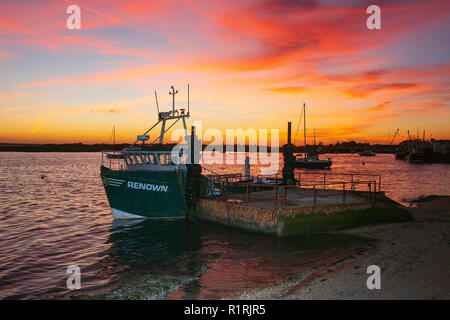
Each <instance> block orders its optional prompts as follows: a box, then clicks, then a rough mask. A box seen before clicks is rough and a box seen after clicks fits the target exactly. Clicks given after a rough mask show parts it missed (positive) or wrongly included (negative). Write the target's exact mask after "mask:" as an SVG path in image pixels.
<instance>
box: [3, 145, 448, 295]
mask: <svg viewBox="0 0 450 320" xmlns="http://www.w3.org/2000/svg"><path fill="white" fill-rule="evenodd" d="M323 157H324V158H325V157H328V155H325V156H323ZM329 157H331V158H332V160H333V161H334V164H333V169H332V170H331V171H329V172H347V173H351V172H353V173H358V172H359V173H374V174H381V175H382V177H383V189H384V190H385V191H386V193H387V195H388V196H390V197H392V198H394V199H395V200H398V201H402V202H405V201H407V200H408V199H412V198H416V197H418V196H421V195H431V194H450V190H449V187H448V186H449V185H450V174H449V170H448V168H449V166H448V165H440V164H433V165H413V164H408V163H405V162H402V161H396V160H394V158H393V156H392V155H377V156H376V157H371V158H362V157H360V156H359V155H329ZM362 162H364V163H365V164H364V165H363V163H362ZM99 164H100V155H99V154H96V153H0V298H2V299H5V298H22V299H26V298H40V297H43V296H53V295H59V294H63V293H65V292H67V289H66V288H65V286H66V279H67V276H68V275H67V274H66V268H67V267H68V266H69V265H78V266H79V267H80V268H81V272H82V280H81V281H82V287H83V288H86V287H89V286H97V285H101V284H105V283H108V282H110V281H114V280H116V279H118V278H119V279H120V277H121V276H122V275H123V274H130V273H134V272H136V273H153V274H158V272H161V270H164V273H165V274H178V273H180V272H185V273H189V272H190V273H191V274H192V275H194V276H196V277H197V278H198V279H197V280H195V281H193V282H191V283H189V284H188V285H186V286H184V287H182V288H180V289H179V290H177V291H175V292H172V293H171V294H170V295H169V296H168V298H171V299H180V298H194V299H197V298H220V297H225V296H229V295H232V294H233V293H234V292H235V291H237V290H242V289H245V288H254V287H258V286H261V285H265V284H269V283H273V282H274V281H279V280H282V279H285V278H286V277H288V276H289V275H291V274H294V273H298V272H301V271H307V270H310V269H311V268H314V267H317V266H323V265H327V264H329V263H332V262H333V261H334V260H339V259H342V258H345V257H347V256H350V255H352V254H354V253H355V252H357V251H360V250H364V249H365V248H367V244H365V243H364V242H363V241H361V240H360V239H356V238H351V237H348V236H339V235H319V236H303V237H292V238H288V239H278V238H276V237H271V236H263V235H257V234H252V233H246V232H242V231H236V230H233V229H229V228H224V227H220V226H215V225H210V224H200V223H185V222H184V221H175V222H173V221H172V222H161V221H142V222H137V223H136V222H134V223H125V222H118V221H116V222H114V221H113V219H112V217H111V215H110V212H109V207H108V204H107V200H106V196H105V194H104V191H103V187H102V184H101V181H100V178H99ZM208 168H210V169H212V170H214V171H215V172H218V173H225V172H236V171H240V172H242V171H243V166H219V165H211V166H208ZM257 169H258V168H257V167H256V166H254V167H252V174H257V173H258V172H257ZM199 262H200V263H202V264H203V265H205V266H207V268H208V272H206V273H204V274H198V272H197V271H195V270H193V269H190V268H186V267H185V266H186V265H190V264H195V263H199Z"/></svg>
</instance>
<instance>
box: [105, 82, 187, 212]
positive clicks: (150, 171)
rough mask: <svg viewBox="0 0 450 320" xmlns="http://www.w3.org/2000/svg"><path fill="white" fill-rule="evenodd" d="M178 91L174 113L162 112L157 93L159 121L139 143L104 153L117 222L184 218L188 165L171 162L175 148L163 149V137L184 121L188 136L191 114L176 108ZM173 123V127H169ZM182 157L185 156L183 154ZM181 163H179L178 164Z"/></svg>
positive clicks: (139, 138)
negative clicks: (152, 133)
mask: <svg viewBox="0 0 450 320" xmlns="http://www.w3.org/2000/svg"><path fill="white" fill-rule="evenodd" d="M177 93H178V91H177V90H175V89H174V88H173V86H172V87H171V92H170V93H169V94H170V95H172V98H173V100H172V101H173V102H172V110H171V111H168V112H160V111H159V105H158V97H157V95H156V91H155V99H156V106H157V108H158V120H157V122H156V123H155V124H154V125H153V126H152V127H151V128H150V129H148V130H147V131H146V132H145V133H143V134H140V135H138V136H137V139H136V141H134V143H132V144H131V145H130V146H129V147H127V148H125V149H123V150H121V151H102V164H101V167H100V176H101V179H102V182H103V186H104V188H105V193H106V196H107V198H108V202H109V205H110V207H111V211H112V214H113V216H114V217H115V218H118V219H140V218H182V217H184V216H185V209H186V200H185V195H184V194H185V191H184V190H185V183H186V170H187V169H186V165H185V164H183V163H174V162H173V161H172V148H171V147H167V146H164V145H163V144H162V143H163V139H164V134H165V133H166V132H167V131H168V130H169V129H171V128H172V127H173V126H174V125H175V124H176V123H177V122H178V121H179V120H182V123H183V127H184V130H185V135H186V136H188V132H187V128H186V119H188V118H189V116H190V111H189V85H188V106H187V111H186V109H175V95H176V94H177ZM170 122H172V123H171V125H170V126H168V127H166V125H167V124H169V123H170ZM159 124H161V131H160V132H159V134H157V136H156V138H155V139H154V140H153V141H152V142H151V143H148V141H149V140H150V135H149V133H150V131H151V130H152V129H154V128H155V127H157V125H159ZM180 156H182V155H181V154H180ZM177 162H178V161H177Z"/></svg>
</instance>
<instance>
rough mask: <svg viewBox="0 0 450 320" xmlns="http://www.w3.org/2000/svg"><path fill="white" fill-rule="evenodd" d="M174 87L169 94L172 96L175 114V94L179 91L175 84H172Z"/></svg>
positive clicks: (173, 112)
mask: <svg viewBox="0 0 450 320" xmlns="http://www.w3.org/2000/svg"><path fill="white" fill-rule="evenodd" d="M170 88H171V89H172V92H169V94H170V95H171V96H172V114H175V95H176V94H177V93H178V90H175V88H174V87H173V86H170Z"/></svg>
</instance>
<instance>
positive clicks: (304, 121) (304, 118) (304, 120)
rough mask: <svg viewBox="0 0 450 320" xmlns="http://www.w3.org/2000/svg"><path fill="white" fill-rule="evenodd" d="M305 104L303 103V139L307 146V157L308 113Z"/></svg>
mask: <svg viewBox="0 0 450 320" xmlns="http://www.w3.org/2000/svg"><path fill="white" fill-rule="evenodd" d="M305 108H306V107H305V103H303V139H304V144H305V155H306V111H305Z"/></svg>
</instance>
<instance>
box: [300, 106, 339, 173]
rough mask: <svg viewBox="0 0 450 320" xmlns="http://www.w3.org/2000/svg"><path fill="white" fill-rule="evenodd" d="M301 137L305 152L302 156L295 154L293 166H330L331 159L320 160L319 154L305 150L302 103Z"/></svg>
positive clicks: (304, 115)
mask: <svg viewBox="0 0 450 320" xmlns="http://www.w3.org/2000/svg"><path fill="white" fill-rule="evenodd" d="M303 137H304V146H305V153H304V155H303V156H297V157H296V159H295V166H296V167H297V168H305V169H326V168H330V167H331V165H332V164H333V162H332V161H331V159H328V160H322V159H319V155H318V154H317V153H315V152H310V153H307V152H306V105H305V103H304V104H303Z"/></svg>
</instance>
